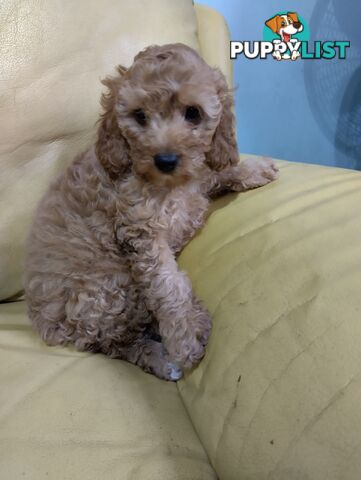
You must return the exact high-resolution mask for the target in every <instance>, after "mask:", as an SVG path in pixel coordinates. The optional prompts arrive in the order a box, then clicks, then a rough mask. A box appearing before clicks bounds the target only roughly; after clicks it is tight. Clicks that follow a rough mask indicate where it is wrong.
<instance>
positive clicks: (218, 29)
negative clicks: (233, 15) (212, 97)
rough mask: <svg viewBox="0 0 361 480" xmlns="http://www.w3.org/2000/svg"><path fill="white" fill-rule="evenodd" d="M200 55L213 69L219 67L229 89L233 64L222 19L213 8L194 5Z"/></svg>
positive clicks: (226, 27)
mask: <svg viewBox="0 0 361 480" xmlns="http://www.w3.org/2000/svg"><path fill="white" fill-rule="evenodd" d="M194 8H195V11H196V15H197V24H198V41H199V48H200V53H201V55H202V57H203V58H204V60H205V61H206V62H207V63H208V64H209V65H211V66H213V67H219V68H220V69H221V70H222V72H223V73H224V75H225V76H226V77H227V82H228V85H229V86H230V87H232V85H233V63H232V61H231V60H230V58H229V31H228V26H227V24H226V22H225V20H224V18H223V17H222V15H220V14H219V13H218V12H217V11H216V10H213V8H209V7H206V6H205V5H198V4H195V5H194Z"/></svg>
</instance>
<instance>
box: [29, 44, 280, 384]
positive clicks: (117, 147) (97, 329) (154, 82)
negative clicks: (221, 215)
mask: <svg viewBox="0 0 361 480" xmlns="http://www.w3.org/2000/svg"><path fill="white" fill-rule="evenodd" d="M103 83H104V85H106V86H107V88H108V92H107V93H106V94H104V95H103V96H102V100H101V104H102V107H103V109H104V114H103V115H102V117H101V119H100V124H99V129H98V136H97V140H96V144H95V146H94V148H92V149H90V150H89V151H88V152H86V153H83V154H81V155H80V156H78V157H77V158H76V159H75V160H74V162H73V163H72V164H71V165H70V167H69V168H68V169H67V170H66V171H65V173H63V174H62V175H61V176H60V177H59V178H58V179H57V180H56V181H55V182H54V183H53V184H52V185H51V187H50V189H49V190H48V192H47V193H46V195H45V196H44V198H43V199H42V201H41V203H40V205H39V207H38V210H37V213H36V215H35V221H34V224H33V227H32V230H31V233H30V236H29V239H28V243H27V262H26V277H25V289H26V297H27V302H28V309H29V316H30V318H31V320H32V323H33V324H34V326H35V327H36V329H37V330H38V331H39V333H40V335H41V337H42V338H43V339H44V340H45V342H46V343H47V344H49V345H59V344H60V345H65V344H69V343H73V344H75V347H76V348H77V349H79V350H89V351H93V352H102V353H105V354H107V355H110V356H111V357H116V358H121V359H124V360H127V361H129V362H131V363H134V364H137V365H139V366H140V367H141V368H143V370H145V371H146V372H151V373H153V374H154V375H157V376H158V377H160V378H164V379H167V380H177V379H178V378H180V376H181V375H182V369H183V368H190V367H192V366H193V365H194V364H196V363H197V362H199V360H200V359H201V358H202V357H203V355H204V350H205V346H206V345H207V341H208V337H209V334H210V330H211V319H210V317H209V313H208V312H207V310H206V309H205V307H204V306H203V305H202V304H201V302H200V301H199V300H198V299H197V297H196V296H195V295H194V293H193V291H192V287H191V283H190V281H189V279H188V278H187V276H186V275H185V273H183V272H182V271H180V270H179V269H178V266H177V263H176V260H175V256H176V255H177V253H178V252H180V250H181V249H182V247H183V246H184V245H185V244H186V243H187V242H188V241H189V239H190V238H192V236H193V234H194V233H195V232H196V231H197V230H198V229H199V228H200V227H201V226H202V224H203V222H204V215H205V212H206V210H207V206H208V204H209V198H210V197H212V196H215V195H217V194H221V193H224V192H227V191H236V192H240V191H243V190H246V189H248V188H254V187H258V186H261V185H264V184H266V183H268V182H270V181H271V180H273V179H275V178H276V176H277V174H276V170H277V169H276V168H275V166H274V164H273V163H272V161H270V160H266V159H264V160H257V161H255V160H247V161H245V162H242V163H239V157H238V151H237V145H236V140H235V134H234V118H233V114H232V111H231V107H232V97H231V95H230V92H229V91H228V89H227V85H226V81H225V78H224V76H223V75H222V73H221V72H220V71H219V70H218V69H215V68H211V67H209V66H208V65H207V64H206V63H205V62H204V61H203V60H202V59H201V58H200V56H199V55H198V54H197V53H196V52H195V51H193V50H192V49H191V48H189V47H186V46H185V45H182V44H174V45H165V46H162V47H158V46H151V47H149V48H147V49H145V50H144V51H142V52H140V53H139V54H138V55H137V56H136V57H135V59H134V63H133V65H132V66H131V67H130V68H129V69H126V68H124V67H122V66H118V68H117V75H116V76H115V77H113V78H106V79H105V80H104V81H103Z"/></svg>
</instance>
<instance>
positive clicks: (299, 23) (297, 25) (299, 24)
mask: <svg viewBox="0 0 361 480" xmlns="http://www.w3.org/2000/svg"><path fill="white" fill-rule="evenodd" d="M293 26H294V27H295V28H297V30H298V29H299V28H300V26H301V22H293Z"/></svg>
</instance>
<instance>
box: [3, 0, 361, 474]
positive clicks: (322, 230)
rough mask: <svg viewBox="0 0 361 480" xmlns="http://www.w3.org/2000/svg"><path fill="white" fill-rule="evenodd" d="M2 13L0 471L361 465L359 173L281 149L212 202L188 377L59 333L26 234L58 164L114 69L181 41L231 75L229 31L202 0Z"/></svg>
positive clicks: (88, 125)
mask: <svg viewBox="0 0 361 480" xmlns="http://www.w3.org/2000/svg"><path fill="white" fill-rule="evenodd" d="M0 13H1V16H0V21H1V29H0V32H1V33H0V38H1V42H0V59H1V60H0V62H1V82H0V127H1V128H0V132H1V134H0V167H1V170H0V202H1V208H0V298H1V299H2V301H3V303H2V304H1V305H0V478H1V479H4V480H18V479H31V480H45V479H50V480H53V479H55V480H58V479H59V480H63V479H64V480H68V479H69V480H70V479H72V480H82V479H86V480H93V479H94V480H108V479H109V480H113V479H129V480H130V479H146V480H168V479H169V480H185V479H187V480H206V479H216V478H220V479H221V480H243V479H245V480H246V479H247V480H266V479H269V480H336V479H338V480H341V479H342V480H353V479H355V480H359V479H360V477H361V473H360V472H361V408H360V405H361V382H360V379H361V341H360V340H361V318H360V315H361V298H360V297H361V296H360V289H361V273H360V272H361V247H360V243H361V242H360V241H361V216H360V214H359V210H360V207H359V206H360V204H361V175H360V173H357V172H353V171H345V170H338V169H332V168H324V167H320V166H312V165H302V164H295V163H288V162H281V161H280V162H279V166H280V170H281V177H280V179H279V180H278V181H277V182H275V183H273V184H271V185H268V186H266V187H264V188H262V189H258V190H255V191H251V192H247V193H244V194H240V195H229V196H227V197H224V198H222V199H220V200H219V201H217V202H215V203H214V204H213V207H212V213H211V215H210V216H209V219H208V221H207V225H206V226H205V228H204V229H203V231H202V232H201V233H200V234H199V235H197V236H196V238H195V239H194V240H193V241H192V242H191V243H190V244H189V246H187V248H186V249H185V251H184V252H183V254H182V255H181V258H180V264H181V266H182V268H184V269H185V270H186V271H187V272H188V273H189V275H190V277H191V279H192V281H193V285H194V288H195V290H196V292H197V293H198V295H199V296H200V297H201V298H202V299H203V300H204V302H205V303H206V304H207V306H208V308H209V310H210V311H211V313H212V316H213V319H214V328H213V333H212V337H211V340H210V343H209V346H208V349H207V354H206V357H205V358H204V360H203V361H202V363H201V364H200V365H199V367H198V368H197V369H196V370H194V371H193V372H192V373H190V374H188V375H187V376H186V377H185V378H184V379H183V380H182V381H180V382H178V384H174V383H167V382H164V381H160V380H158V379H156V378H155V377H152V376H150V375H146V374H144V373H143V372H142V371H141V370H139V369H138V368H136V367H134V366H132V365H129V364H127V363H125V362H122V361H116V360H110V359H108V358H106V357H105V356H102V355H91V354H83V353H78V352H75V351H74V350H72V349H70V348H49V347H46V346H45V345H44V344H43V343H42V342H41V341H40V340H39V338H38V337H37V335H36V334H35V333H33V332H32V330H31V327H30V325H29V321H28V319H27V317H26V313H25V306H24V301H23V300H22V299H21V288H22V287H21V273H22V259H23V241H24V237H25V235H26V232H27V229H28V226H29V223H30V221H31V215H32V212H33V210H34V206H35V205H36V203H37V201H38V199H39V197H40V196H41V195H42V193H43V191H44V189H45V188H46V186H47V185H48V183H49V181H50V179H51V178H52V177H53V176H54V175H55V174H56V173H57V172H59V171H60V170H61V169H63V168H64V167H65V165H66V164H67V162H69V161H70V160H71V158H72V157H73V155H74V154H75V153H76V152H79V151H81V150H82V149H84V148H85V147H86V146H87V145H89V143H91V141H92V139H93V138H94V123H95V121H96V119H97V116H98V113H99V94H100V91H101V84H100V82H99V79H100V78H101V77H103V76H104V75H106V74H108V73H111V72H112V69H113V67H114V65H115V64H117V63H123V64H125V65H128V64H130V63H131V59H132V57H133V55H134V54H135V53H136V52H137V51H138V50H140V49H141V48H143V47H144V46H146V45H148V44H151V43H158V44H162V43H167V42H173V41H181V42H184V43H187V44H188V45H191V46H192V47H194V48H197V49H198V50H199V51H200V52H201V54H202V55H203V56H204V57H205V59H206V60H207V61H208V62H209V63H211V64H214V65H216V64H217V65H219V66H220V67H221V68H222V69H223V71H224V72H225V73H226V74H227V76H228V79H229V81H230V82H231V78H232V74H231V65H230V61H229V60H228V43H227V42H228V33H227V29H226V26H225V24H224V21H223V19H222V18H221V17H220V16H219V15H218V14H217V13H216V12H214V11H213V10H210V9H208V8H205V7H201V6H197V5H195V6H193V5H192V2H191V1H190V0H151V1H148V2H144V1H142V0H132V2H130V1H126V0H102V1H101V2H100V1H98V2H96V1H90V0H77V1H76V2H74V1H70V0H63V1H61V2H60V1H59V2H55V1H42V2H38V1H35V0H28V1H19V2H18V1H16V2H15V0H5V1H3V2H1V4H0ZM240 147H242V146H240ZM315 162H317V152H315ZM6 300H7V301H6Z"/></svg>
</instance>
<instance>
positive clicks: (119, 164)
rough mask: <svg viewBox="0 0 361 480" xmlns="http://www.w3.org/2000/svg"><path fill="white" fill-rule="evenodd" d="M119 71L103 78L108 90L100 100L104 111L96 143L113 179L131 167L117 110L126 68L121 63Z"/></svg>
mask: <svg viewBox="0 0 361 480" xmlns="http://www.w3.org/2000/svg"><path fill="white" fill-rule="evenodd" d="M117 71H118V74H119V75H117V76H115V77H107V78H105V79H104V80H102V84H103V85H105V86H106V87H107V88H108V92H107V93H103V94H102V97H101V100H100V103H101V106H102V107H103V109H104V113H103V114H102V115H101V117H100V123H99V127H98V139H97V141H96V145H95V151H96V154H97V156H98V159H99V161H100V163H101V164H102V165H103V167H104V169H105V170H106V171H107V172H108V174H109V176H110V177H111V178H112V179H116V178H117V177H119V176H120V175H121V174H123V173H124V172H126V171H127V170H128V169H129V168H130V158H129V154H128V149H129V147H128V144H127V141H126V140H125V138H124V137H123V135H122V133H121V131H120V129H119V126H118V123H117V119H116V112H115V104H116V101H117V94H118V90H119V87H120V85H121V83H122V77H123V75H124V73H125V72H126V68H124V67H122V66H121V65H119V66H118V67H117Z"/></svg>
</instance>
